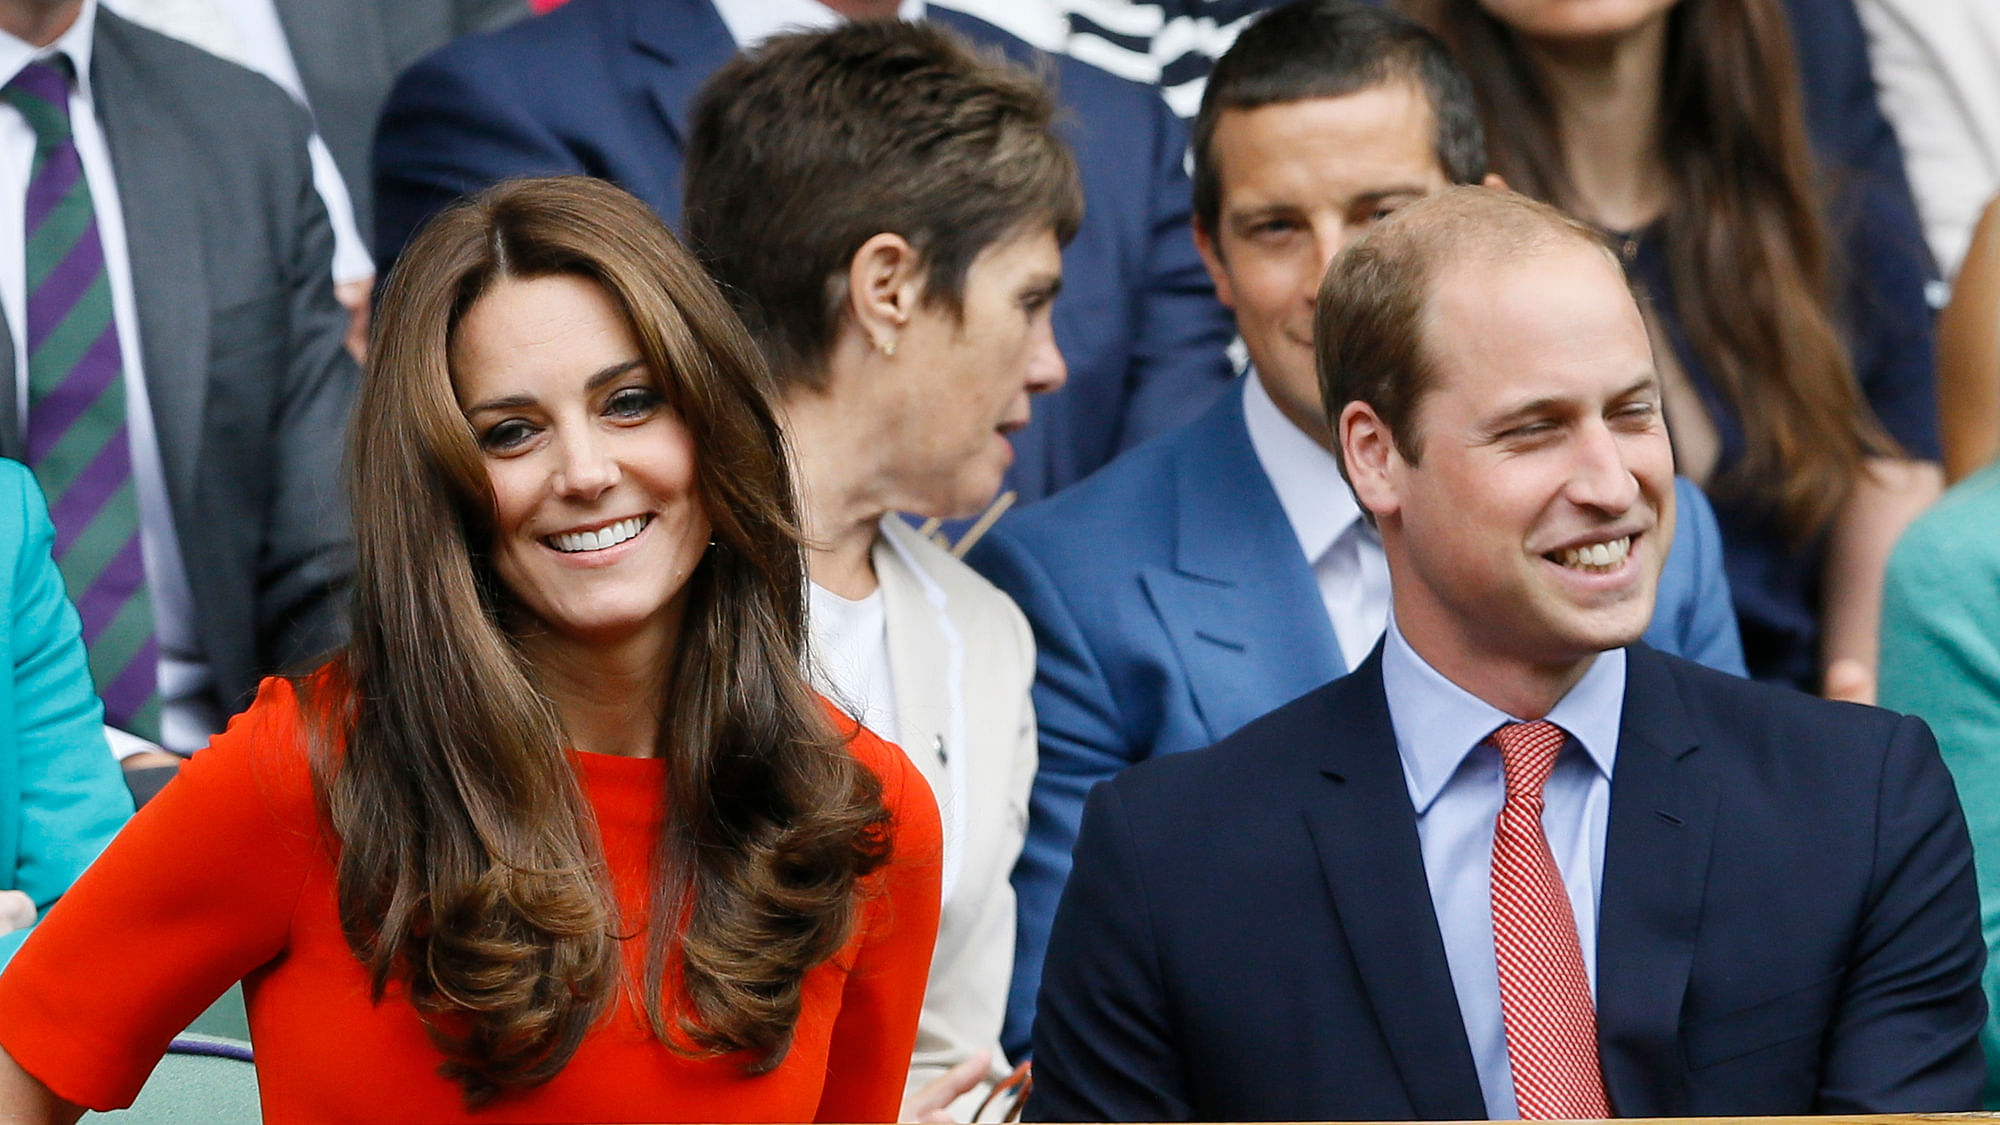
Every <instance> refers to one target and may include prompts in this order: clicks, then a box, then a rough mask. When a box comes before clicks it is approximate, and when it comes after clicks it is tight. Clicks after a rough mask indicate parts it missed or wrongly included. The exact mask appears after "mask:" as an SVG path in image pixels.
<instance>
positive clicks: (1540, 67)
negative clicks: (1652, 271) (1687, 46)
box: [1522, 15, 1670, 231]
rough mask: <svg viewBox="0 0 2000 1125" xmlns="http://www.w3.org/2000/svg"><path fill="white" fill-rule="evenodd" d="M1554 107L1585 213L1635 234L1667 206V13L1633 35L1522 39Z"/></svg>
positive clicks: (1565, 155)
mask: <svg viewBox="0 0 2000 1125" xmlns="http://www.w3.org/2000/svg"><path fill="white" fill-rule="evenodd" d="M1522 50H1523V51H1524V52H1525V53H1526V55H1527V57H1528V60H1529V63H1530V65H1531V66H1532V67H1533V68H1534V70H1535V73H1536V75H1537V77H1539V78H1540V79H1541V82H1542V86H1543V89H1545V90H1546V91H1547V93H1548V97H1549V102H1550V105H1551V106H1552V107H1553V109H1554V110H1555V116H1556V132H1557V137H1558V143H1559V144H1560V145H1561V146H1562V154H1563V162H1564V165H1565V166H1566V167H1567V168H1568V169H1569V176H1570V183H1571V184H1572V185H1573V186H1574V187H1575V189H1576V193H1577V199H1576V204H1577V207H1578V208H1579V209H1580V210H1581V212H1582V216H1581V217H1582V218H1585V219H1588V220H1590V221H1591V222H1594V223H1596V224H1598V225H1599V226H1602V227H1605V228H1607V229H1610V230H1616V231H1633V230H1637V229H1639V228H1640V227H1643V226H1645V225H1646V224H1648V223H1650V222H1652V221H1653V220H1654V219H1657V218H1659V216H1660V214H1661V213H1662V212H1664V211H1665V210H1666V207H1667V203H1668V197H1669V191H1670V189H1669V187H1668V184H1667V169H1666V163H1665V161H1664V159H1663V158H1662V155H1661V151H1660V104H1661V96H1662V90H1663V88H1664V82H1665V65H1666V53H1667V21H1666V17H1665V15H1662V16H1660V17H1659V18H1657V19H1655V20H1653V21H1651V22H1650V23H1647V24H1646V25H1645V26H1643V27H1641V28H1638V29H1636V30H1634V31H1632V32H1631V33H1629V34H1625V35H1620V36H1616V37H1606V38H1602V39H1591V40H1579V41H1549V40H1539V41H1530V40H1523V41H1522Z"/></svg>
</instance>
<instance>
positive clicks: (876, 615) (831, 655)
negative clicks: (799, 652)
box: [806, 582, 902, 746]
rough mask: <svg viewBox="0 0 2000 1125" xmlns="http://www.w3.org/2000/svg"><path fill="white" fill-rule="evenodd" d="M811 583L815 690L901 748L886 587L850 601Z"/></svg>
mask: <svg viewBox="0 0 2000 1125" xmlns="http://www.w3.org/2000/svg"><path fill="white" fill-rule="evenodd" d="M809 585H810V588H811V607H810V610H809V612H808V614H807V617H806V623H807V632H808V634H809V638H808V645H809V650H810V661H809V663H810V666H811V669H812V684H813V687H815V688H817V689H818V690H819V692H820V694H822V695H824V696H826V697H827V698H828V699H831V700H833V702H834V703H835V704H837V705H838V706H839V707H840V709H841V710H843V711H845V712H847V713H848V714H849V715H852V716H854V718H855V720H856V721H857V722H859V723H860V724H861V725H862V726H864V727H867V728H868V729H869V730H872V731H874V732H875V733H876V734H878V735H881V736H882V739H883V740H884V741H885V742H893V743H896V744H897V745H899V746H900V745H901V744H902V738H901V737H900V734H901V732H900V730H899V727H898V724H897V722H896V680H895V677H894V676H893V675H891V674H890V671H889V618H888V614H887V613H886V611H885V610H884V608H883V600H882V587H880V586H877V587H875V592H874V593H872V594H870V595H868V596H867V597H865V598H862V599H861V600H860V601H849V600H848V599H846V598H843V597H841V596H840V595H839V594H836V593H834V592H833V591H831V590H828V589H827V588H825V587H824V586H821V585H820V584H819V583H817V582H813V583H810V584H809Z"/></svg>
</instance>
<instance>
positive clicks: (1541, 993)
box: [1491, 719, 1611, 1121]
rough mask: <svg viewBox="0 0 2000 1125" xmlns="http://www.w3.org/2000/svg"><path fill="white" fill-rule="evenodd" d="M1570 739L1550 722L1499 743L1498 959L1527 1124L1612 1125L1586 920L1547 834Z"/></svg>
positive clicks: (1511, 1057) (1504, 731) (1510, 1053)
mask: <svg viewBox="0 0 2000 1125" xmlns="http://www.w3.org/2000/svg"><path fill="white" fill-rule="evenodd" d="M1567 737H1568V736H1567V735H1565V734H1564V733H1563V729H1562V728H1561V727H1559V726H1557V725H1555V724H1554V723H1551V722H1549V721H1547V720H1545V719H1543V720H1537V721H1535V722H1532V723H1510V724H1508V725H1506V726H1503V727H1501V728H1500V729H1498V730H1496V731H1494V732H1493V734H1492V735H1491V738H1492V740H1493V744H1494V745H1495V746H1498V747H1499V748H1500V763H1501V771H1502V773H1503V774H1504V776H1505V779H1506V785H1507V796H1506V800H1505V801H1504V802H1503V803H1502V804H1501V806H1500V821H1499V823H1498V824H1496V825H1495V826H1494V829H1493V958H1494V961H1495V962H1496V963H1497V965H1498V967H1499V970H1500V1015H1501V1022H1502V1024H1503V1025H1504V1026H1505V1027H1506V1030H1507V1062H1508V1064H1509V1066H1510V1067H1511V1068H1512V1070H1513V1072H1514V1101H1515V1103H1516V1107H1517V1108H1518V1109H1519V1110H1520V1114H1521V1117H1522V1119H1523V1120H1527V1121H1549V1120H1572V1119H1576V1118H1600V1117H1609V1116H1611V1109H1610V1106H1609V1104H1608V1103H1607V1101H1606V1099H1605V1096H1604V1075H1603V1073H1602V1071H1600V1070H1599V1069H1598V1059H1597V1008H1596V1006H1595V1005H1594V1004H1593V1003H1592V1002H1591V999H1590V980H1589V978H1588V976H1587V975H1586V974H1585V973H1584V968H1583V947H1582V946H1581V945H1580V944H1579V943H1578V942H1577V938H1576V915H1575V914H1574V913H1573V912H1572V911H1571V909H1570V901H1569V892H1568V891H1566V890H1564V889H1563V881H1562V872H1561V871H1560V870H1558V869H1557V867H1556V861H1555V857H1554V856H1552V855H1550V854H1549V841H1548V837H1547V836H1546V835H1544V834H1543V833H1542V787H1543V786H1544V785H1545V784H1546V783H1547V782H1548V780H1549V773H1550V772H1551V771H1552V770H1554V769H1555V764H1556V755H1557V754H1558V753H1560V752H1561V750H1562V748H1563V742H1564V740H1565V739H1566V738H1567Z"/></svg>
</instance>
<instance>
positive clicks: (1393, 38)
mask: <svg viewBox="0 0 2000 1125" xmlns="http://www.w3.org/2000/svg"><path fill="white" fill-rule="evenodd" d="M1390 81H1406V82H1410V83H1412V84H1413V85H1415V86H1416V87H1417V88H1418V89H1419V90H1421V91H1423V94H1424V98H1425V100H1426V101H1428V102H1429V103H1430V107H1431V121H1432V127H1433V129H1434V131H1435V134H1436V135H1435V138H1434V145H1435V148H1436V151H1437V162H1438V167H1439V168H1440V169H1442V170H1443V172H1444V174H1445V178H1446V179H1448V180H1450V181H1451V182H1452V183H1454V184H1473V183H1478V182H1479V181H1480V180H1481V179H1483V178H1485V176H1486V137H1485V133H1484V132H1482V131H1481V128H1480V124H1479V107H1478V104H1477V103H1476V102H1475V101H1474V100H1473V94H1472V83H1471V82H1470V81H1469V80H1467V78H1466V77H1465V73H1464V72H1463V71H1461V70H1460V69H1459V68H1458V64H1457V63H1455V62H1453V61H1452V58H1451V54H1450V52H1448V51H1446V50H1445V46H1444V44H1443V43H1442V42H1440V41H1439V40H1438V38H1437V37H1436V36H1435V35H1432V34H1431V33H1430V32H1429V31H1426V30H1424V29H1423V28H1422V27H1419V26H1418V25H1417V24H1415V23H1412V22H1411V21H1409V20H1407V19H1405V18H1403V17H1402V16H1399V15H1396V14H1395V13H1393V12H1388V11H1384V10H1383V9H1381V8H1377V7H1374V6H1373V5H1369V4H1360V3H1354V2H1352V0H1295V2H1294V3H1291V4H1286V5H1284V6H1283V7H1280V8H1273V9H1271V10H1270V11H1268V12H1266V13H1264V14H1263V15H1262V16H1259V17H1258V18H1257V20H1256V22H1254V23H1252V24H1251V25H1250V26H1249V27H1247V28H1245V29H1244V30H1243V33H1242V34H1241V35H1239V36H1237V38H1236V43H1235V45H1233V46H1231V47H1230V48H1229V50H1228V52H1227V53H1225V54H1224V55H1223V56H1222V58H1221V59H1220V60H1219V61H1218V62H1217V63H1216V64H1215V70H1214V72H1213V73H1211V74H1210V75H1209V78H1208V88H1207V89H1206V90H1205V91H1203V93H1202V97H1201V111H1200V112H1199V113H1197V114H1196V115H1195V119H1194V216H1195V222H1197V223H1199V224H1200V225H1201V228H1202V229H1203V230H1205V231H1208V232H1210V233H1211V234H1212V233H1214V231H1215V229H1216V222H1217V221H1218V219H1219V218H1220V215H1221V210H1222V172H1221V170H1220V169H1218V168H1217V167H1216V166H1215V125H1216V121H1217V119H1219V118H1220V117H1221V116H1222V114H1223V113H1224V112H1226V111H1228V110H1232V109H1235V110H1248V109H1257V108H1259V107H1261V106H1267V105H1279V104H1283V103H1285V102H1298V101H1305V100H1307V99H1310V98H1338V97H1343V96H1345V95H1347V94H1354V93H1359V92H1361V91H1363V90H1368V89H1373V88H1374V87H1376V86H1380V85H1382V84H1383V83H1384V82H1390Z"/></svg>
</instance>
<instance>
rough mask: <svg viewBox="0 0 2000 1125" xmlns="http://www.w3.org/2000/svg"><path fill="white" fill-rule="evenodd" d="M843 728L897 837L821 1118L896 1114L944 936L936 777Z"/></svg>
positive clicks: (851, 977)
mask: <svg viewBox="0 0 2000 1125" xmlns="http://www.w3.org/2000/svg"><path fill="white" fill-rule="evenodd" d="M842 728H843V733H845V732H846V731H850V730H851V731H852V732H853V742H852V746H853V750H854V755H855V757H857V758H859V759H860V760H861V761H862V763H863V764H865V765H867V766H868V767H869V768H870V769H873V770H874V771H875V773H876V775H877V776H878V777H880V778H881V779H882V799H883V802H884V803H885V804H887V805H888V807H889V815H890V818H891V825H892V827H891V831H892V832H893V833H894V836H893V843H892V845H891V852H890V857H889V862H888V863H886V864H885V865H883V867H882V868H881V869H880V870H878V871H877V872H876V873H875V874H874V875H872V876H870V884H871V885H870V887H869V898H868V899H867V905H866V907H865V911H866V914H865V917H864V919H863V925H864V927H865V930H864V933H863V937H862V942H861V947H860V950H859V952H858V953H857V954H856V956H855V960H854V968H853V970H852V971H851V972H850V973H849V974H848V977H847V986H846V989H845V991H843V992H842V994H841V999H840V1014H839V1016H838V1017H837V1018H836V1019H835V1021H834V1025H833V1041H832V1045H831V1047H830V1049H829V1051H828V1054H827V1060H826V1085H825V1087H824V1088H823V1089H822V1090H821V1093H820V1101H819V1109H818V1111H817V1112H816V1113H815V1115H814V1118H815V1120H818V1121H894V1120H896V1119H897V1116H898V1114H899V1111H900V1110H901V1109H902V1103H903V1083H904V1079H905V1078H907V1077H908V1076H909V1072H910V1051H911V1049H912V1048H914V1047H915V1046H916V1041H917V1016H918V1014H919V1013H920V1012H921V1011H922V1009H923V1004H924V982H925V980H926V979H927V978H928V977H929V976H930V971H931V946H932V945H934V944H935V943H936V941H937V927H938V909H939V905H940V896H941V893H942V879H943V871H944V832H943V829H942V828H941V827H940V825H939V821H938V807H937V800H936V798H934V797H933V796H932V795H931V790H930V786H929V784H927V783H926V782H925V781H924V778H923V775H922V774H921V773H918V772H917V767H916V766H914V765H912V764H911V763H910V760H909V759H908V758H907V757H905V756H904V755H903V752H902V751H900V750H898V749H896V748H895V747H893V746H891V745H889V744H888V743H886V742H883V741H882V740H881V739H880V738H877V737H876V736H875V735H874V734H872V733H870V732H869V731H868V730H866V729H865V728H861V727H857V726H854V725H853V722H852V720H847V721H845V722H843V723H842Z"/></svg>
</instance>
